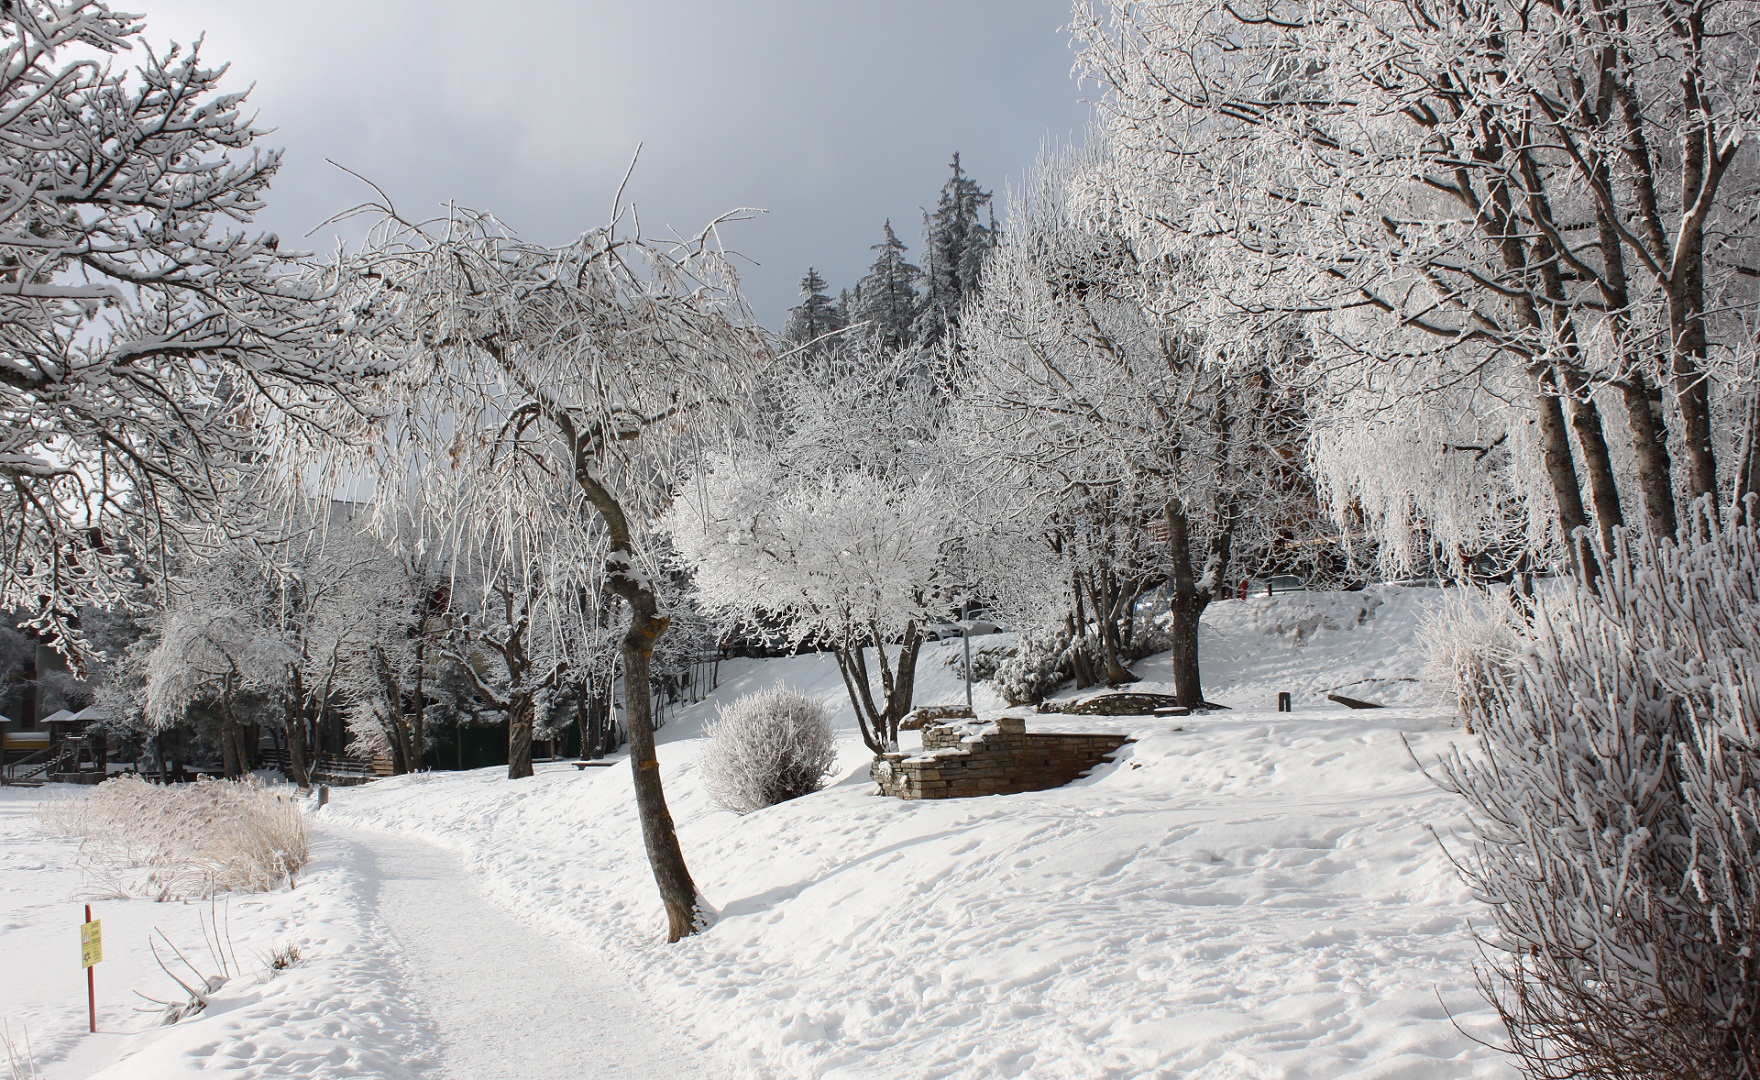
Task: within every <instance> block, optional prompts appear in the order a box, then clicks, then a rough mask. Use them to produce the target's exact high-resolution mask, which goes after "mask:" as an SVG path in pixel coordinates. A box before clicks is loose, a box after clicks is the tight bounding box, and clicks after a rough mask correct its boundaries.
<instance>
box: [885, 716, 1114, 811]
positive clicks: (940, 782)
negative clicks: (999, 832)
mask: <svg viewBox="0 0 1760 1080" xmlns="http://www.w3.org/2000/svg"><path fill="white" fill-rule="evenodd" d="M1130 741H1131V740H1130V738H1129V737H1128V736H1125V735H1101V734H1064V733H1057V732H1034V733H1033V734H1030V735H1029V734H1028V733H1027V722H1026V719H1025V718H1024V717H1019V716H999V717H997V718H996V719H995V720H992V721H975V720H963V721H961V720H954V721H947V722H942V723H930V724H928V725H925V726H924V728H923V749H922V752H921V753H916V754H902V753H893V754H881V755H880V756H878V757H876V758H875V759H874V763H873V765H871V766H870V767H869V770H868V773H869V775H870V776H872V777H873V778H874V782H875V783H876V784H878V785H880V791H881V793H882V794H885V795H892V796H895V797H897V798H900V799H962V798H969V797H972V796H975V795H1012V794H1015V793H1017V792H1021V791H1042V790H1044V789H1046V788H1054V787H1062V786H1063V785H1064V784H1067V783H1069V782H1070V781H1071V780H1074V779H1076V778H1077V777H1080V776H1084V775H1086V774H1087V773H1088V772H1089V771H1090V770H1092V769H1093V768H1094V767H1095V766H1097V765H1099V764H1101V763H1102V762H1104V761H1106V760H1107V759H1108V758H1109V757H1111V755H1112V754H1114V753H1116V752H1117V751H1118V749H1119V748H1120V747H1122V746H1124V745H1125V744H1126V743H1128V742H1130Z"/></svg>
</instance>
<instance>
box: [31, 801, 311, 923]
mask: <svg viewBox="0 0 1760 1080" xmlns="http://www.w3.org/2000/svg"><path fill="white" fill-rule="evenodd" d="M40 820H41V822H42V825H43V827H44V829H45V830H46V831H48V832H49V833H51V834H53V835H59V836H66V837H70V838H74V839H77V840H79V842H80V860H81V862H82V863H83V865H84V867H85V869H86V871H87V873H88V874H90V876H91V878H92V880H93V882H94V891H96V892H97V893H99V894H103V895H110V896H139V897H150V898H152V899H155V900H192V899H206V898H208V897H212V896H217V895H219V894H221V893H229V892H268V891H271V890H274V889H280V888H283V887H290V886H292V885H293V883H294V877H295V875H296V874H298V873H299V871H300V870H301V869H302V868H303V867H304V866H305V864H306V860H307V859H308V858H309V857H310V851H311V848H310V838H309V835H308V831H307V828H306V819H305V815H304V813H303V812H302V811H301V810H300V806H299V802H298V799H297V796H295V795H294V794H293V793H292V791H291V789H280V788H272V787H269V786H267V785H265V784H264V783H263V782H262V781H261V780H258V779H257V778H256V777H252V776H247V777H245V778H244V779H242V780H201V781H198V782H196V783H193V784H167V785H163V786H161V785H156V784H149V783H147V782H146V781H145V780H142V779H140V778H139V777H132V776H125V777H117V778H116V779H114V780H107V781H105V782H104V783H102V784H100V785H98V787H97V788H96V789H95V790H94V791H93V792H92V793H91V794H90V795H88V796H86V797H84V798H78V799H67V800H65V801H60V802H54V803H50V804H49V805H47V806H45V807H44V808H43V809H42V811H41V813H40Z"/></svg>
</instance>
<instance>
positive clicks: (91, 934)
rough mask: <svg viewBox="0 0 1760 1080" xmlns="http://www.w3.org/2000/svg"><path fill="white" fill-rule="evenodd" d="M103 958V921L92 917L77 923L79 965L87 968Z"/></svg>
mask: <svg viewBox="0 0 1760 1080" xmlns="http://www.w3.org/2000/svg"><path fill="white" fill-rule="evenodd" d="M102 959H104V922H103V920H101V919H93V920H92V921H91V922H88V923H80V924H79V966H80V967H85V968H89V967H91V966H92V965H93V964H95V963H97V962H98V961H100V960H102Z"/></svg>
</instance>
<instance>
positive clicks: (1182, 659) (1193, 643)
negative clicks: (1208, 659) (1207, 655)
mask: <svg viewBox="0 0 1760 1080" xmlns="http://www.w3.org/2000/svg"><path fill="white" fill-rule="evenodd" d="M1171 611H1172V615H1173V618H1172V619H1171V620H1169V626H1168V628H1167V629H1168V636H1169V637H1170V638H1172V639H1173V650H1172V652H1171V654H1170V659H1171V660H1172V662H1173V696H1174V697H1175V698H1177V699H1178V700H1179V703H1180V704H1181V705H1184V706H1185V707H1186V708H1188V709H1201V708H1203V707H1204V704H1205V703H1204V685H1203V677H1202V676H1201V675H1200V674H1199V672H1198V627H1199V617H1200V616H1201V615H1203V613H1204V609H1203V607H1202V606H1199V607H1197V608H1196V610H1193V609H1192V608H1191V607H1187V606H1183V605H1180V604H1178V603H1177V602H1176V603H1175V604H1174V605H1173V606H1172V608H1171Z"/></svg>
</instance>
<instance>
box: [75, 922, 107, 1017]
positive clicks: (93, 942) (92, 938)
mask: <svg viewBox="0 0 1760 1080" xmlns="http://www.w3.org/2000/svg"><path fill="white" fill-rule="evenodd" d="M102 959H104V924H103V923H102V922H99V921H98V920H97V919H94V918H92V905H90V904H87V905H86V921H85V922H83V923H80V926H79V964H80V966H81V967H83V968H85V969H86V1015H87V1018H88V1019H89V1020H90V1021H91V1025H90V1027H91V1030H92V1031H93V1032H96V1031H97V1030H98V982H97V980H96V979H95V978H93V972H92V968H94V967H96V966H97V964H98V961H100V960H102Z"/></svg>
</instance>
